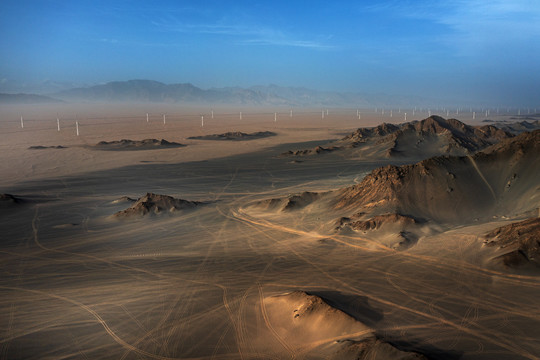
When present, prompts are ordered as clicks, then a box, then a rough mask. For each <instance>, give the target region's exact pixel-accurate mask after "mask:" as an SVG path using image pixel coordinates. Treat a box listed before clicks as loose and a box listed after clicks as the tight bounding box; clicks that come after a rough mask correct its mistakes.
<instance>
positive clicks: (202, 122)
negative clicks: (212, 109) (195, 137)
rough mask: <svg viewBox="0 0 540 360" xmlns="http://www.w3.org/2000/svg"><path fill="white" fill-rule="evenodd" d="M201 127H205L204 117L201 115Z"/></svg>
mask: <svg viewBox="0 0 540 360" xmlns="http://www.w3.org/2000/svg"><path fill="white" fill-rule="evenodd" d="M201 127H204V115H201Z"/></svg>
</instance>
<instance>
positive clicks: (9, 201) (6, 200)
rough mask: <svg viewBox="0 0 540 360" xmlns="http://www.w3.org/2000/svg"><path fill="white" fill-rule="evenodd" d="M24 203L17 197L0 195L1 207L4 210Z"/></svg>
mask: <svg viewBox="0 0 540 360" xmlns="http://www.w3.org/2000/svg"><path fill="white" fill-rule="evenodd" d="M22 203H24V200H23V199H21V198H19V197H17V196H14V195H11V194H0V207H2V208H10V207H12V206H16V205H18V204H22Z"/></svg>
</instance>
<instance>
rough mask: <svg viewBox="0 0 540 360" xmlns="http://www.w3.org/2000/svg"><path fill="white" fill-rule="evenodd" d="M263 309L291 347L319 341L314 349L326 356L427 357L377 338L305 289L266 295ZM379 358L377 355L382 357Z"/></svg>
mask: <svg viewBox="0 0 540 360" xmlns="http://www.w3.org/2000/svg"><path fill="white" fill-rule="evenodd" d="M262 306H264V307H265V311H266V313H267V314H268V318H269V320H270V323H271V324H272V325H273V327H274V330H275V331H276V333H277V334H279V336H280V337H281V338H282V339H284V341H285V342H286V343H287V344H288V345H289V347H290V348H291V349H300V348H301V347H302V346H303V345H304V344H305V343H319V344H321V346H320V347H319V348H317V349H314V351H316V352H317V354H318V355H321V354H322V352H327V353H326V354H325V355H326V356H325V358H329V359H374V358H377V359H379V358H381V359H403V360H412V359H426V358H425V357H424V356H423V355H420V354H418V353H414V352H405V351H401V350H399V349H397V348H396V347H394V346H392V345H391V344H389V343H387V342H384V341H382V340H380V339H377V337H376V335H375V331H374V329H372V328H370V327H369V326H367V325H365V324H364V323H362V322H360V321H358V320H357V319H355V318H354V317H352V316H351V315H349V314H347V313H345V312H344V311H342V310H340V309H338V308H336V307H334V306H332V305H330V304H329V303H328V302H326V301H325V300H324V299H323V298H321V297H319V296H317V295H312V294H309V293H307V292H304V291H294V292H291V293H288V294H283V295H277V296H271V297H266V298H265V299H264V304H263V305H262ZM381 355H382V357H379V356H381Z"/></svg>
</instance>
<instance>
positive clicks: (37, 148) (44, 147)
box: [28, 145, 67, 150]
mask: <svg viewBox="0 0 540 360" xmlns="http://www.w3.org/2000/svg"><path fill="white" fill-rule="evenodd" d="M28 149H30V150H43V149H67V147H66V146H62V145H57V146H43V145H36V146H30V147H29V148H28Z"/></svg>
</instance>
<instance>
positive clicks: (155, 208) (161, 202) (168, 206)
mask: <svg viewBox="0 0 540 360" xmlns="http://www.w3.org/2000/svg"><path fill="white" fill-rule="evenodd" d="M125 199H126V201H130V200H132V199H130V198H128V197H125ZM200 204H201V203H200V202H198V201H189V200H183V199H176V198H174V197H172V196H168V195H158V194H153V193H147V194H146V195H145V196H143V197H141V198H140V199H138V200H137V201H136V202H135V203H134V204H133V205H131V206H130V207H129V208H127V209H125V210H122V211H119V212H117V213H116V214H114V215H113V216H114V217H117V218H128V217H141V216H145V215H157V214H160V213H173V212H176V211H180V210H188V209H193V208H195V207H196V206H198V205H200Z"/></svg>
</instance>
